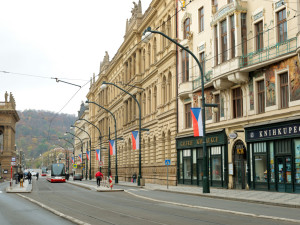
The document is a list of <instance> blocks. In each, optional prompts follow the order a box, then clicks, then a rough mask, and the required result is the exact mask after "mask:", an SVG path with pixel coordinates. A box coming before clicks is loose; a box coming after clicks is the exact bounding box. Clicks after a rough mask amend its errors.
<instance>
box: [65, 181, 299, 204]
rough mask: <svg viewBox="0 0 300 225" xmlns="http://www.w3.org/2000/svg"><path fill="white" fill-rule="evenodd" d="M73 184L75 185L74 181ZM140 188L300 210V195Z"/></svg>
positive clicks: (93, 184)
mask: <svg viewBox="0 0 300 225" xmlns="http://www.w3.org/2000/svg"><path fill="white" fill-rule="evenodd" d="M71 182H72V183H75V182H74V181H71ZM69 183H70V181H69ZM76 183H80V182H77V181H76ZM82 185H83V186H86V187H89V188H90V189H97V187H96V181H95V180H91V181H90V180H83V181H82ZM101 185H102V183H101ZM120 186H129V187H130V186H131V187H139V186H137V183H131V182H124V181H119V183H118V184H114V185H113V189H112V190H122V189H119V188H120ZM139 188H144V189H149V190H159V191H169V192H173V193H184V194H190V195H197V196H203V197H208V198H219V199H227V200H234V201H243V202H253V203H261V204H267V205H276V206H284V207H292V208H300V194H291V193H282V192H269V191H255V190H236V189H223V188H212V187H211V188H210V193H206V194H203V193H202V187H198V186H188V185H178V186H169V187H168V188H167V185H159V184H148V183H146V184H145V186H140V187H139ZM100 189H101V190H107V189H108V188H106V187H103V186H101V187H100ZM100 189H99V190H100Z"/></svg>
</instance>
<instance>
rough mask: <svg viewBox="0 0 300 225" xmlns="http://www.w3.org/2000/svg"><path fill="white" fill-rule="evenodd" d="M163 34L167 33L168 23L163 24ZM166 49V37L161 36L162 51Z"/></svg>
mask: <svg viewBox="0 0 300 225" xmlns="http://www.w3.org/2000/svg"><path fill="white" fill-rule="evenodd" d="M161 32H162V33H164V34H165V33H166V23H165V22H163V24H162V26H161ZM165 47H166V38H165V37H164V36H162V35H161V49H162V50H163V49H164V48H165Z"/></svg>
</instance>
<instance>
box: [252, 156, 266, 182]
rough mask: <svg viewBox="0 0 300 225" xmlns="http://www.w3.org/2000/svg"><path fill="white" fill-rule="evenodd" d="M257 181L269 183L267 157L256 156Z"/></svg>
mask: <svg viewBox="0 0 300 225" xmlns="http://www.w3.org/2000/svg"><path fill="white" fill-rule="evenodd" d="M254 157H255V181H256V182H267V181H268V179H267V178H268V173H267V155H255V156H254Z"/></svg>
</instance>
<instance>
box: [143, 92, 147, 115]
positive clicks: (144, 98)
mask: <svg viewBox="0 0 300 225" xmlns="http://www.w3.org/2000/svg"><path fill="white" fill-rule="evenodd" d="M143 111H144V113H143V114H144V116H146V115H147V111H146V93H144V96H143Z"/></svg>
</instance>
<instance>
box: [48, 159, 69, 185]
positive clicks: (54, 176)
mask: <svg viewBox="0 0 300 225" xmlns="http://www.w3.org/2000/svg"><path fill="white" fill-rule="evenodd" d="M47 180H48V181H49V182H51V183H58V182H60V183H61V182H66V172H65V164H63V163H53V164H52V165H51V173H50V174H48V177H47Z"/></svg>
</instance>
